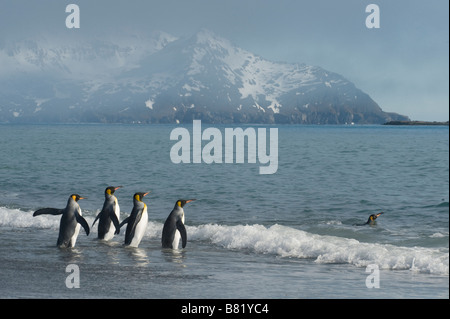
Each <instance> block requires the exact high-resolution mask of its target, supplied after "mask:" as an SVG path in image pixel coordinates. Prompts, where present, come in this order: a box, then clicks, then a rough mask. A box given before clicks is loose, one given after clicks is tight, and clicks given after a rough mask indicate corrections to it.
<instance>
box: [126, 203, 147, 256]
mask: <svg viewBox="0 0 450 319" xmlns="http://www.w3.org/2000/svg"><path fill="white" fill-rule="evenodd" d="M147 224H148V213H147V205H145V206H144V210H143V211H142V216H141V220H139V223H138V224H137V225H136V229H135V231H134V237H133V239H132V240H131V243H130V246H131V247H137V246H139V243H140V242H141V240H142V238H143V237H144V234H145V231H146V230H147Z"/></svg>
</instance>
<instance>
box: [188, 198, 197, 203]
mask: <svg viewBox="0 0 450 319" xmlns="http://www.w3.org/2000/svg"><path fill="white" fill-rule="evenodd" d="M194 200H196V199H195V198H193V199H188V200H187V201H186V204H187V203H190V202H193V201H194Z"/></svg>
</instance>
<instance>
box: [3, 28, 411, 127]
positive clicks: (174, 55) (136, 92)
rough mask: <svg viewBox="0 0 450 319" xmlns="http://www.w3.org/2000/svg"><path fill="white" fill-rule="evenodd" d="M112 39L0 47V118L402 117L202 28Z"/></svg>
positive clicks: (336, 79)
mask: <svg viewBox="0 0 450 319" xmlns="http://www.w3.org/2000/svg"><path fill="white" fill-rule="evenodd" d="M114 41H115V42H114ZM114 41H113V40H106V39H105V40H103V41H97V42H95V41H91V42H88V43H87V44H86V43H82V44H80V45H79V46H75V47H73V48H72V49H71V48H70V46H65V45H64V44H63V45H59V46H55V45H53V47H52V45H51V44H48V43H47V44H46V46H45V45H43V44H40V43H39V42H38V41H35V42H28V43H25V44H24V43H18V44H15V45H13V46H12V49H11V46H10V47H9V48H8V45H5V46H4V47H3V48H0V63H1V64H2V65H5V63H7V62H9V63H8V64H7V65H8V67H7V68H5V70H6V72H3V75H0V84H1V86H2V89H0V121H1V122H65V123H67V122H69V123H73V122H94V123H95V122H101V123H117V122H119V123H180V122H191V121H192V120H193V119H200V120H203V121H205V122H207V123H267V124H271V123H277V124H283V123H291V124H293V123H298V124H345V123H357V124H382V123H385V122H389V121H398V120H409V119H408V117H406V116H403V115H399V114H396V113H388V112H384V111H383V110H382V109H381V108H380V107H379V106H378V104H377V103H376V102H375V101H373V100H372V99H371V98H370V96H369V95H367V94H366V93H364V92H362V91H361V90H359V89H357V88H356V86H355V85H354V84H353V83H352V82H350V81H348V80H347V79H345V78H344V77H343V76H341V75H339V74H337V73H333V72H329V71H327V70H325V69H323V68H320V67H318V66H309V65H306V64H300V63H298V64H290V63H280V62H272V61H268V60H266V59H264V58H262V57H260V56H258V55H255V54H253V53H251V52H249V51H246V50H245V49H242V48H239V47H237V46H235V45H233V44H232V43H231V42H230V41H229V40H227V39H224V38H222V37H220V36H217V35H215V34H214V33H212V32H211V31H209V30H205V29H202V30H200V31H199V32H197V33H196V34H194V35H192V36H190V37H185V38H176V37H173V36H171V35H169V34H167V33H164V32H159V33H153V34H152V35H151V36H148V37H145V36H134V37H126V36H124V37H122V38H120V37H119V38H115V39H114ZM41 42H42V41H41ZM44 42H45V41H44ZM5 61H6V62H5Z"/></svg>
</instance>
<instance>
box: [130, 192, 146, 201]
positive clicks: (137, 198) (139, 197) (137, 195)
mask: <svg viewBox="0 0 450 319" xmlns="http://www.w3.org/2000/svg"><path fill="white" fill-rule="evenodd" d="M148 193H150V192H147V193H135V194H134V196H133V198H134V200H135V201H138V202H142V199H143V198H144V196H145V195H147V194H148Z"/></svg>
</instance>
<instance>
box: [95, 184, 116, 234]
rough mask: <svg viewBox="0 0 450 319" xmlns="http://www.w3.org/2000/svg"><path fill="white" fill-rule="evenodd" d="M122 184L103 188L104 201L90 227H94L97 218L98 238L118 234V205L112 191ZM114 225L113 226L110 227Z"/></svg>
mask: <svg viewBox="0 0 450 319" xmlns="http://www.w3.org/2000/svg"><path fill="white" fill-rule="evenodd" d="M121 187H122V186H117V187H114V186H110V187H107V188H106V189H105V202H104V204H103V208H102V210H101V212H100V213H99V214H98V215H97V217H95V220H94V222H93V223H92V227H94V224H95V222H96V221H97V219H100V220H99V222H98V239H103V240H110V239H112V238H113V237H114V234H116V235H117V234H119V232H120V227H119V219H120V207H119V202H118V201H117V197H116V196H114V192H115V191H116V190H118V189H119V188H121ZM112 225H114V227H112Z"/></svg>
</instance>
